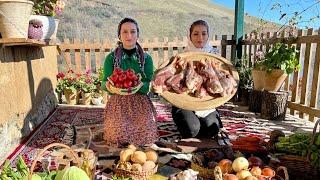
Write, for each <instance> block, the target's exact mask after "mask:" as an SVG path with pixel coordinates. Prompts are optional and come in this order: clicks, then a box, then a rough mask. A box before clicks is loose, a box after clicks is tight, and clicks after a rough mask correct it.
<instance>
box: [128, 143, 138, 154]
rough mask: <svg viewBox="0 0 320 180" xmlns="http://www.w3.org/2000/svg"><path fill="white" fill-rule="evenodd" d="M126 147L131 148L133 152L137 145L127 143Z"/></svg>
mask: <svg viewBox="0 0 320 180" xmlns="http://www.w3.org/2000/svg"><path fill="white" fill-rule="evenodd" d="M128 149H132V150H133V152H134V151H136V150H137V147H136V146H134V145H133V144H129V145H128Z"/></svg>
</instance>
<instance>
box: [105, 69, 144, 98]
mask: <svg viewBox="0 0 320 180" xmlns="http://www.w3.org/2000/svg"><path fill="white" fill-rule="evenodd" d="M138 77H139V82H140V84H138V85H137V86H135V87H131V88H128V89H125V88H124V89H123V88H118V87H115V86H114V84H113V82H112V81H111V79H109V78H108V81H109V83H108V84H109V86H108V87H107V88H108V89H109V90H110V91H111V92H113V93H115V94H119V95H132V94H135V93H136V92H138V91H139V89H140V88H141V87H142V86H143V83H142V82H141V75H140V74H138Z"/></svg>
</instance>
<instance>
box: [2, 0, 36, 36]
mask: <svg viewBox="0 0 320 180" xmlns="http://www.w3.org/2000/svg"><path fill="white" fill-rule="evenodd" d="M33 4H34V3H33V2H32V1H28V0H0V32H1V36H2V38H25V39H26V38H28V26H29V17H30V15H31V11H32V6H33Z"/></svg>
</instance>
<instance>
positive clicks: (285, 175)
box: [277, 166, 289, 180]
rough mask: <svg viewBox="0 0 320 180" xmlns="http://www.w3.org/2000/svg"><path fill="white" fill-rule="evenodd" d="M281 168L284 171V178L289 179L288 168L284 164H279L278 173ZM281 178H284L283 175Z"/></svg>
mask: <svg viewBox="0 0 320 180" xmlns="http://www.w3.org/2000/svg"><path fill="white" fill-rule="evenodd" d="M281 170H282V171H283V173H284V180H289V174H288V170H287V168H286V167H284V166H279V167H278V168H277V174H278V173H279V172H280V171H281ZM281 179H282V177H281Z"/></svg>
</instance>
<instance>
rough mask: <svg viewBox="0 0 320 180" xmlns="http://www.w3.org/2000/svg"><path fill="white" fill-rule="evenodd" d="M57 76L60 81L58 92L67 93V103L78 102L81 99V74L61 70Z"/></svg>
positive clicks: (73, 103)
mask: <svg viewBox="0 0 320 180" xmlns="http://www.w3.org/2000/svg"><path fill="white" fill-rule="evenodd" d="M56 77H57V81H58V83H57V87H56V92H57V93H58V94H60V95H61V94H62V93H63V94H64V95H65V98H66V101H67V104H71V105H75V104H77V103H78V101H79V77H80V76H79V74H75V73H74V71H73V70H69V71H68V72H67V73H63V72H59V73H58V74H57V76H56Z"/></svg>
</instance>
